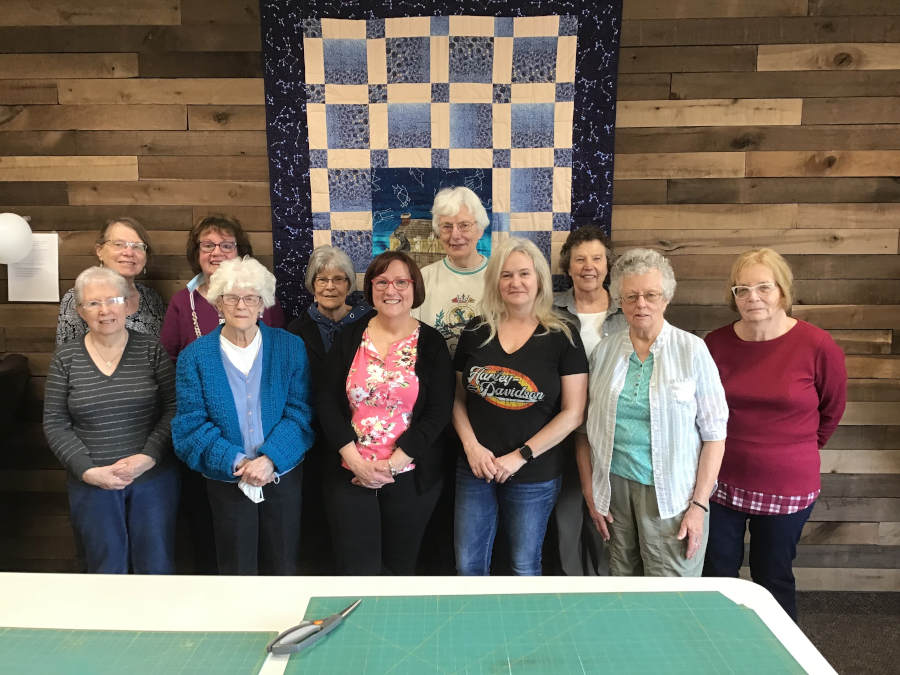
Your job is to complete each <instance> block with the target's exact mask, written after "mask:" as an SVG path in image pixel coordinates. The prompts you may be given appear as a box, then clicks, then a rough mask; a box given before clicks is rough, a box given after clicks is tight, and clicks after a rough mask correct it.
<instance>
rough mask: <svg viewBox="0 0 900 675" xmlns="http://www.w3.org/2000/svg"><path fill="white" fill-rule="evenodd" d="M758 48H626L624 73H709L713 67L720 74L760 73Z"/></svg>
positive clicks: (621, 52) (622, 60) (622, 51)
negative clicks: (757, 60) (757, 64)
mask: <svg viewBox="0 0 900 675" xmlns="http://www.w3.org/2000/svg"><path fill="white" fill-rule="evenodd" d="M756 58H757V56H756V47H755V46H752V45H742V46H732V45H728V46H714V47H713V46H710V47H623V48H622V49H620V50H619V72H620V73H691V72H700V73H705V72H708V71H709V69H710V64H712V63H714V64H715V69H716V71H717V72H721V71H752V70H755V69H756Z"/></svg>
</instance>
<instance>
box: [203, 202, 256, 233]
mask: <svg viewBox="0 0 900 675" xmlns="http://www.w3.org/2000/svg"><path fill="white" fill-rule="evenodd" d="M214 213H215V214H219V213H227V214H228V215H229V216H231V217H232V218H237V220H238V221H239V222H240V223H241V227H243V228H244V230H245V231H247V232H268V233H271V232H272V209H271V208H269V207H266V206H231V207H228V206H215V205H213V206H195V207H194V208H193V219H194V222H197V221H199V220H200V219H201V218H205V217H206V216H208V215H211V214H214Z"/></svg>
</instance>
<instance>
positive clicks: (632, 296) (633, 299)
mask: <svg viewBox="0 0 900 675" xmlns="http://www.w3.org/2000/svg"><path fill="white" fill-rule="evenodd" d="M651 293H652V294H653V295H658V296H659V297H658V298H654V299H652V300H651V299H650V298H648V297H647V295H648V294H651ZM640 298H644V302H646V303H647V304H648V305H656V304H658V303H660V302H662V301H663V300H665V298H666V294H665V293H664V292H663V291H662V289H660V290H658V291H647V292H646V293H629V294H628V295H622V296H620V297H619V302H620V303H621V304H623V305H636V304H637V301H638V300H639V299H640Z"/></svg>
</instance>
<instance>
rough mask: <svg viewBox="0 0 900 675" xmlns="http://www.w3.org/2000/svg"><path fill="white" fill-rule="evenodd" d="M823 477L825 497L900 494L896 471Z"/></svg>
mask: <svg viewBox="0 0 900 675" xmlns="http://www.w3.org/2000/svg"><path fill="white" fill-rule="evenodd" d="M871 428H872V427H868V429H871ZM821 479H822V492H821V494H822V496H823V497H855V496H857V495H869V496H870V497H894V496H896V495H898V494H900V475H898V474H896V473H895V474H883V475H873V474H836V473H823V474H822V475H821ZM833 543H835V544H841V543H853V542H840V541H835V542H833ZM859 543H864V542H859ZM868 543H872V544H877V543H879V542H878V541H872V542H868ZM880 543H885V542H880Z"/></svg>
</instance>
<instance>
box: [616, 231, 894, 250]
mask: <svg viewBox="0 0 900 675" xmlns="http://www.w3.org/2000/svg"><path fill="white" fill-rule="evenodd" d="M897 243H898V239H897V231H896V230H862V229H859V230H813V229H803V230H799V229H780V230H778V229H758V230H750V231H747V230H688V231H679V232H674V231H671V230H663V231H659V232H657V231H654V230H625V231H623V232H621V233H620V232H613V244H614V245H615V246H617V247H618V248H620V249H625V248H632V247H635V246H646V247H648V248H655V249H658V250H660V251H661V252H663V253H665V254H666V255H691V254H693V255H697V254H712V253H720V254H733V255H737V254H739V253H743V252H744V251H745V250H747V249H748V248H758V247H761V246H775V247H777V249H778V251H779V253H840V254H845V255H846V254H852V253H862V254H865V253H870V254H876V253H884V254H896V253H897Z"/></svg>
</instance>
